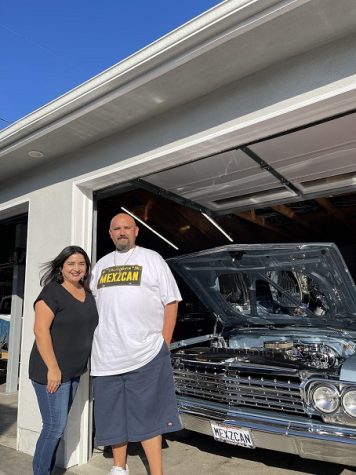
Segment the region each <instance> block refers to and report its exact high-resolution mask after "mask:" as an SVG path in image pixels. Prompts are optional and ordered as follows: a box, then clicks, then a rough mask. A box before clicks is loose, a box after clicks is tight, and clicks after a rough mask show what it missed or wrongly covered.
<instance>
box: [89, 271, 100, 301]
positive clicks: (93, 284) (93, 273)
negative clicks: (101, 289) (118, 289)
mask: <svg viewBox="0 0 356 475" xmlns="http://www.w3.org/2000/svg"><path fill="white" fill-rule="evenodd" d="M97 275H98V264H96V265H95V266H94V267H93V269H92V271H91V276H90V290H91V293H92V294H93V296H94V297H95V298H96V296H97V290H98V289H97V285H96V282H97Z"/></svg>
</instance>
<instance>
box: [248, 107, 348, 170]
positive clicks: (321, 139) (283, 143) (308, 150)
mask: <svg viewBox="0 0 356 475" xmlns="http://www.w3.org/2000/svg"><path fill="white" fill-rule="evenodd" d="M355 130H356V114H355V113H353V114H350V115H347V116H344V117H339V118H337V119H333V120H330V121H327V122H324V123H322V124H318V125H313V126H311V127H307V128H305V129H302V130H298V131H296V132H291V133H288V134H285V135H282V136H280V137H275V138H273V139H270V140H265V141H263V142H259V143H257V144H253V145H251V146H250V148H251V150H253V151H254V152H255V153H256V154H257V155H258V156H260V157H262V158H263V160H265V161H266V162H268V163H270V164H273V166H275V167H277V166H284V164H286V163H288V162H290V161H295V160H296V159H298V157H303V156H310V155H312V154H315V153H317V154H318V153H320V154H323V153H325V151H327V150H328V149H334V148H335V147H336V148H337V147H342V146H343V145H346V146H352V144H353V146H354V145H355V143H356V141H355V140H356V139H355Z"/></svg>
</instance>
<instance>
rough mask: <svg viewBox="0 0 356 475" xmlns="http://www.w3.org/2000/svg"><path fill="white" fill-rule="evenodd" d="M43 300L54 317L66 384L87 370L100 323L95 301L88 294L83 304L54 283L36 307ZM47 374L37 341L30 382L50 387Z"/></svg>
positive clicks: (55, 343)
mask: <svg viewBox="0 0 356 475" xmlns="http://www.w3.org/2000/svg"><path fill="white" fill-rule="evenodd" d="M39 300H43V301H44V302H45V303H46V304H47V305H48V307H49V308H50V309H51V310H52V312H53V314H54V318H53V322H52V325H51V328H50V333H51V337H52V344H53V349H54V354H55V355H56V358H57V362H58V366H59V368H60V370H61V372H62V382H63V383H65V382H66V381H69V380H70V379H71V378H75V377H77V376H80V375H81V374H83V373H84V372H85V371H86V370H87V364H88V358H89V355H90V351H91V345H92V340H93V334H94V330H95V328H96V326H97V324H98V312H97V309H96V304H95V299H94V297H93V295H92V294H91V293H89V292H86V295H85V301H84V302H80V300H78V299H76V298H75V297H73V295H72V294H71V293H70V292H68V290H66V289H65V288H64V287H63V286H62V285H60V284H58V283H56V282H51V283H50V284H48V285H46V287H44V288H43V289H42V291H41V293H40V294H39V296H38V297H37V299H36V300H35V304H36V302H38V301H39ZM47 371H48V369H47V366H46V365H45V363H44V361H43V360H42V358H41V355H40V354H39V351H38V349H37V345H36V342H35V343H34V345H33V348H32V352H31V356H30V365H29V376H30V379H32V380H34V381H36V382H38V383H42V384H47Z"/></svg>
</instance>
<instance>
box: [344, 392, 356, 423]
mask: <svg viewBox="0 0 356 475" xmlns="http://www.w3.org/2000/svg"><path fill="white" fill-rule="evenodd" d="M352 393H353V394H352ZM350 397H353V399H354V403H353V404H354V407H353V410H351V409H350V407H351V404H350V402H348V400H347V398H350ZM341 404H342V408H343V410H344V411H345V412H346V414H347V415H348V416H350V417H354V418H356V389H348V390H346V391H345V392H344V393H343V395H342V399H341Z"/></svg>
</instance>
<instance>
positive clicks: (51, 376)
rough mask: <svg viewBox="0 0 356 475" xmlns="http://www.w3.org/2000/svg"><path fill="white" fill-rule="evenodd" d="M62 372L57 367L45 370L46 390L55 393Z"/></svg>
mask: <svg viewBox="0 0 356 475" xmlns="http://www.w3.org/2000/svg"><path fill="white" fill-rule="evenodd" d="M61 380H62V373H61V370H60V369H59V368H55V369H49V370H48V372H47V391H48V392H49V393H55V392H56V391H57V389H58V388H59V386H60V385H61Z"/></svg>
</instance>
